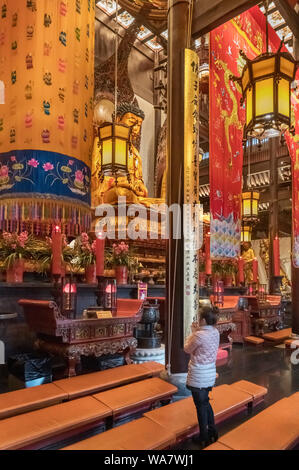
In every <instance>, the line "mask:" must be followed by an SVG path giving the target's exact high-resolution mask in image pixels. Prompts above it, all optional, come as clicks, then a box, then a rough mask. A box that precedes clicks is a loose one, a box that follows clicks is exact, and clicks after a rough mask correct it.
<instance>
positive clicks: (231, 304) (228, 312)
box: [211, 295, 239, 351]
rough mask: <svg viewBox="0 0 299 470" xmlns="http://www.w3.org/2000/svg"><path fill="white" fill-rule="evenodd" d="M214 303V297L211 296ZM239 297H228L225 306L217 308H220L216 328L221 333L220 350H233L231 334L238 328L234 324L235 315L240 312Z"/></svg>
mask: <svg viewBox="0 0 299 470" xmlns="http://www.w3.org/2000/svg"><path fill="white" fill-rule="evenodd" d="M211 301H212V303H214V296H211ZM238 305H239V296H237V295H227V296H224V297H223V304H222V305H217V304H216V306H217V307H218V308H219V317H218V321H217V324H216V328H217V330H218V331H219V333H220V348H222V349H229V350H230V351H231V350H232V342H233V340H232V337H231V336H230V333H232V331H234V330H235V328H236V326H235V324H234V322H233V315H234V313H235V312H237V310H238Z"/></svg>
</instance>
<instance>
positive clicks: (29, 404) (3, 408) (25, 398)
mask: <svg viewBox="0 0 299 470" xmlns="http://www.w3.org/2000/svg"><path fill="white" fill-rule="evenodd" d="M65 400H68V394H67V393H66V392H64V391H63V390H61V388H58V387H56V385H54V384H52V383H50V384H44V385H38V386H37V387H31V388H23V389H21V390H15V391H13V392H7V393H1V394H0V419H3V418H9V417H10V416H15V415H18V414H21V413H26V412H28V411H33V410H38V409H39V408H45V407H47V406H51V405H56V404H58V403H61V402H62V401H65Z"/></svg>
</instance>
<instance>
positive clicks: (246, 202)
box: [243, 198, 251, 215]
mask: <svg viewBox="0 0 299 470" xmlns="http://www.w3.org/2000/svg"><path fill="white" fill-rule="evenodd" d="M243 215H251V199H250V198H249V199H243Z"/></svg>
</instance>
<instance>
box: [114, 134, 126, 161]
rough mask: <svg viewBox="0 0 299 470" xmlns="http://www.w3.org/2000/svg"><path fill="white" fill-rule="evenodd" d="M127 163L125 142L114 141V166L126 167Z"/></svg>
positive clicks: (120, 140)
mask: <svg viewBox="0 0 299 470" xmlns="http://www.w3.org/2000/svg"><path fill="white" fill-rule="evenodd" d="M126 163H127V142H126V141H125V140H122V139H115V164H116V165H120V166H126Z"/></svg>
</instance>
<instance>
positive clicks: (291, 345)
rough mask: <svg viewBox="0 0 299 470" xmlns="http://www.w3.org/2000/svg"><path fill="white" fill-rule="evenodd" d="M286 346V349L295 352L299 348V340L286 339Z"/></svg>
mask: <svg viewBox="0 0 299 470" xmlns="http://www.w3.org/2000/svg"><path fill="white" fill-rule="evenodd" d="M284 344H285V347H286V349H292V350H295V349H298V348H299V340H298V339H292V338H290V339H286V340H285V341H284Z"/></svg>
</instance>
